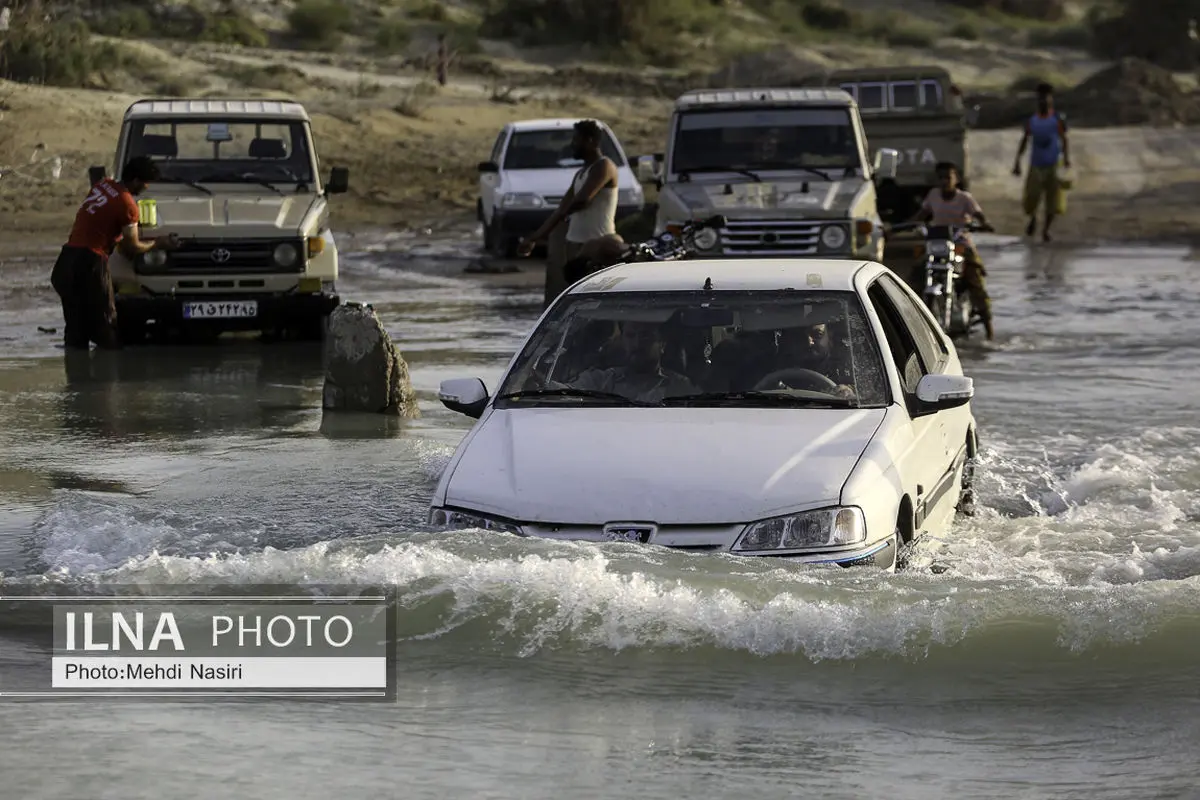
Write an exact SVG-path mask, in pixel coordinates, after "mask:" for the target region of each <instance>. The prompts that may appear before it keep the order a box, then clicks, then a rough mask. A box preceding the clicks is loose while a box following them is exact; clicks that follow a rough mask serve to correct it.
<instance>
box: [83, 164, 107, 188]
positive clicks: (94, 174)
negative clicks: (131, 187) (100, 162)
mask: <svg viewBox="0 0 1200 800" xmlns="http://www.w3.org/2000/svg"><path fill="white" fill-rule="evenodd" d="M106 171H107V170H105V169H104V167H99V166H92V167H88V185H90V186H95V185H96V184H97V183H99V182H100V181H102V180H104V177H105V176H104V173H105V172H106Z"/></svg>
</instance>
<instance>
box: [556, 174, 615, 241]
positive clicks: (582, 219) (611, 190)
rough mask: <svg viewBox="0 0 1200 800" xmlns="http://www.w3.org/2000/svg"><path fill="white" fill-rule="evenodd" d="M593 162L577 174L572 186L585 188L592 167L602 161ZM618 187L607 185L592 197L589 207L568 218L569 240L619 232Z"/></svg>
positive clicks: (587, 239)
mask: <svg viewBox="0 0 1200 800" xmlns="http://www.w3.org/2000/svg"><path fill="white" fill-rule="evenodd" d="M604 160H607V159H601V160H600V161H597V162H595V163H594V164H592V166H591V167H589V168H587V169H584V170H580V172H579V175H578V176H576V178H575V182H574V183H573V184H571V188H572V189H574V190H575V191H576V192H578V191H579V190H580V189H582V188H583V184H584V182H586V181H587V176H588V173H589V172H591V170H592V168H594V167H597V166H599V165H600V164H601V163H602V161H604ZM616 219H617V188H616V187H615V186H605V187H604V188H603V189H601V190H600V191H598V192H596V195H595V196H594V197H593V198H592V202H590V203H588V206H587V208H585V209H583V210H582V211H576V212H575V213H574V214H572V215H571V216H570V217H569V218H568V220H569V221H568V223H567V241H568V242H575V243H577V244H578V243H582V242H587V241H590V240H592V239H598V238H600V237H601V236H609V235H611V234H614V233H616V232H617V225H616Z"/></svg>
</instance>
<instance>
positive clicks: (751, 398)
mask: <svg viewBox="0 0 1200 800" xmlns="http://www.w3.org/2000/svg"><path fill="white" fill-rule="evenodd" d="M662 404H663V405H664V406H709V405H713V406H715V405H731V406H755V405H773V406H803V407H805V408H857V407H858V401H857V400H853V399H851V398H847V397H836V396H834V395H829V396H828V397H824V396H823V397H808V396H801V395H796V394H791V393H789V392H762V391H751V392H702V393H701V394H677V395H672V396H670V397H664V398H663V401H662Z"/></svg>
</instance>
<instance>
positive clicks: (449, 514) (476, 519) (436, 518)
mask: <svg viewBox="0 0 1200 800" xmlns="http://www.w3.org/2000/svg"><path fill="white" fill-rule="evenodd" d="M429 524H430V525H432V526H434V527H435V528H444V529H446V530H468V529H471V528H479V529H482V530H485V531H499V532H501V533H513V534H516V535H517V536H524V535H525V534H524V532H523V531H522V530H521V526H520V525H517V524H515V523H512V522H507V521H505V520H501V519H495V518H493V517H488V516H484V515H483V514H478V513H475V512H472V511H458V510H456V509H453V508H435V509H433V510H431V511H430V512H429Z"/></svg>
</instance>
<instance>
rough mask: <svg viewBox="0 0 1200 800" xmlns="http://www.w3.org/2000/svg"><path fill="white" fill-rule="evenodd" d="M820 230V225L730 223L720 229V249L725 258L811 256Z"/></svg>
mask: <svg viewBox="0 0 1200 800" xmlns="http://www.w3.org/2000/svg"><path fill="white" fill-rule="evenodd" d="M823 227H824V224H823V223H820V222H794V221H792V220H746V221H742V220H729V221H728V222H727V223H726V226H725V227H724V228H722V229H721V249H722V250H723V251H724V254H725V255H750V254H754V255H772V256H806V255H812V254H814V253H816V252H817V243H818V242H819V241H820V238H821V228H823Z"/></svg>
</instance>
